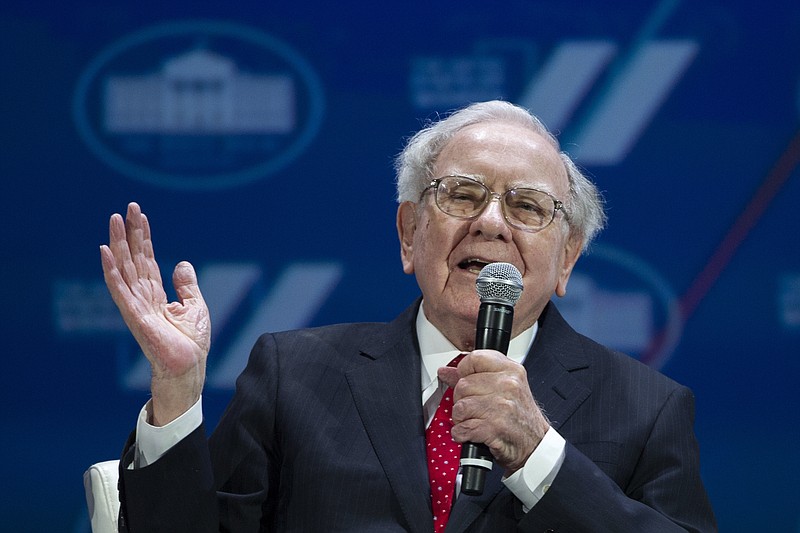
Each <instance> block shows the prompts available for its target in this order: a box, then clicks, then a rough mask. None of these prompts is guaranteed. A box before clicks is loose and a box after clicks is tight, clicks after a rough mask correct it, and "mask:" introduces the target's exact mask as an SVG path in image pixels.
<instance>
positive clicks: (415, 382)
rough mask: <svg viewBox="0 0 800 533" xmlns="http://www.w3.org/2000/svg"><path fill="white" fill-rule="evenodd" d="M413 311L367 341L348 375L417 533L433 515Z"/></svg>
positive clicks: (428, 525) (377, 449) (376, 447)
mask: <svg viewBox="0 0 800 533" xmlns="http://www.w3.org/2000/svg"><path fill="white" fill-rule="evenodd" d="M417 307H418V306H417V305H414V306H412V307H411V308H409V310H407V311H406V312H405V313H403V314H402V315H401V316H400V317H398V318H397V319H396V320H395V321H394V322H392V323H391V324H390V325H389V326H388V328H389V330H388V331H387V333H386V335H384V336H383V338H381V339H367V340H366V344H365V346H366V348H365V349H364V350H363V351H362V353H361V357H363V359H364V361H363V364H361V365H358V366H357V367H356V368H354V369H352V370H350V371H349V372H348V373H347V382H348V384H349V385H350V390H351V392H352V394H353V399H354V401H355V405H356V408H357V409H358V413H359V415H360V417H361V420H362V422H363V424H364V428H365V429H366V431H367V434H368V435H369V438H370V441H371V442H372V446H373V448H374V450H375V453H376V455H377V457H378V460H379V461H380V463H381V465H382V467H383V470H384V472H385V474H386V477H387V479H388V480H389V484H390V485H391V487H392V490H393V491H394V493H395V496H396V497H397V500H398V502H399V504H400V507H401V509H402V510H403V513H404V515H405V517H406V520H407V521H408V524H409V526H410V529H411V530H412V531H416V532H420V533H421V532H429V531H430V529H431V524H432V523H433V515H432V513H431V507H430V494H429V490H428V471H427V467H426V464H425V428H424V421H423V417H422V405H421V401H420V356H419V348H418V347H417V346H416V334H415V333H414V325H413V324H414V317H415V316H416V309H417ZM387 420H391V421H392V423H391V424H387Z"/></svg>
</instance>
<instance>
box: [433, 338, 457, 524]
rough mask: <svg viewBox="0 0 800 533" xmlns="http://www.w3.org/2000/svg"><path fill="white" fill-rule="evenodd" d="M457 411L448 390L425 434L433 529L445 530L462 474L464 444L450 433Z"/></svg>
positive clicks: (455, 361)
mask: <svg viewBox="0 0 800 533" xmlns="http://www.w3.org/2000/svg"><path fill="white" fill-rule="evenodd" d="M463 357H464V355H463V354H462V355H459V356H458V357H456V358H455V359H453V360H452V361H450V363H449V364H448V365H447V366H456V365H458V362H459V361H461V359H462V358H463ZM452 409H453V389H451V388H449V387H448V388H447V390H446V391H445V393H444V396H443V397H442V401H441V402H439V407H438V408H437V409H436V413H435V414H434V415H433V420H432V421H431V425H430V426H428V429H427V431H425V440H426V442H427V452H428V479H430V482H431V503H432V505H433V530H434V531H435V533H441V532H442V531H444V528H445V526H446V525H447V520H448V519H449V518H450V508H451V507H452V505H453V499H454V498H455V489H456V474H458V458H459V456H460V455H461V444H459V443H457V442H455V441H453V437H452V436H451V435H450V430H451V429H452V428H453V419H452V418H451V416H452V415H451V411H452Z"/></svg>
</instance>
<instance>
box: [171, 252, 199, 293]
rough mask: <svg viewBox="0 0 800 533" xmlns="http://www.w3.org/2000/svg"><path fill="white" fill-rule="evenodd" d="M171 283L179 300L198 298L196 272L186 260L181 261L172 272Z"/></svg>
mask: <svg viewBox="0 0 800 533" xmlns="http://www.w3.org/2000/svg"><path fill="white" fill-rule="evenodd" d="M172 285H173V287H175V293H176V294H177V295H178V298H179V299H180V301H181V302H183V301H184V300H189V299H192V298H196V299H200V298H202V295H201V294H200V287H198V286H197V274H196V273H195V271H194V267H193V266H192V264H191V263H189V262H188V261H181V262H180V263H178V264H177V265H176V266H175V271H174V272H173V273H172Z"/></svg>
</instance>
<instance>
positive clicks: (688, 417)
mask: <svg viewBox="0 0 800 533" xmlns="http://www.w3.org/2000/svg"><path fill="white" fill-rule="evenodd" d="M418 305H419V302H417V303H416V304H415V305H413V306H411V307H410V308H409V309H407V310H406V311H405V312H404V313H403V314H402V315H400V316H399V317H398V318H397V319H396V320H394V321H393V322H391V323H389V324H348V325H335V326H328V327H323V328H315V329H307V330H301V331H294V332H287V333H278V334H274V335H272V334H270V335H264V336H262V337H261V338H260V339H259V340H258V342H257V343H256V345H255V347H254V348H253V351H252V354H251V357H250V362H249V364H248V367H247V369H246V370H245V371H244V373H243V374H242V375H241V376H240V378H239V380H238V382H237V390H236V394H235V396H234V398H233V400H232V401H231V404H230V405H229V407H228V410H227V411H226V414H225V415H224V416H223V418H222V420H221V421H220V424H219V426H218V427H217V429H216V430H215V431H214V434H213V435H212V436H211V438H210V439H209V440H208V441H207V440H206V438H205V436H204V430H203V428H200V429H198V430H197V431H195V432H194V433H193V434H191V435H190V436H188V437H187V438H186V439H184V440H183V441H181V442H180V443H179V444H178V445H177V446H176V447H175V448H173V449H172V450H170V451H169V452H168V453H167V454H166V455H165V456H164V457H163V458H161V459H160V460H159V461H157V462H156V463H155V464H153V465H151V466H149V467H146V468H143V469H140V470H128V469H125V468H124V465H125V464H129V463H130V460H131V450H130V446H128V450H127V451H126V453H125V456H124V457H123V461H122V463H123V469H122V480H121V483H120V493H121V497H122V501H123V504H122V511H121V515H122V521H123V524H124V525H123V527H125V528H128V530H129V531H132V532H139V531H147V532H150V531H169V532H176V531H192V532H201V531H217V530H221V531H231V532H245V531H248V532H249V531H311V532H316V531H320V532H322V531H325V532H327V531H364V532H381V531H414V532H418V533H423V532H431V531H432V528H433V526H432V515H431V504H430V497H429V492H428V491H429V489H428V479H427V470H426V466H425V443H424V440H425V437H424V431H425V428H424V422H423V415H422V408H421V405H420V381H419V376H420V357H419V347H418V346H417V342H416V335H415V330H414V321H415V316H416V310H417V307H418ZM539 324H540V329H539V333H538V334H537V337H536V340H535V342H534V344H533V346H532V347H531V352H530V354H529V356H528V358H527V360H526V362H525V366H526V368H527V372H528V376H529V380H530V385H531V389H532V390H533V393H534V396H535V397H536V399H537V400H538V401H539V403H540V404H541V405H542V407H543V408H544V410H545V412H546V414H547V416H548V417H549V419H550V421H551V423H552V424H553V426H554V427H555V428H556V429H557V430H558V431H559V432H560V433H561V434H562V435H563V436H564V437H565V438H566V440H567V441H568V444H567V450H566V458H565V461H564V464H563V466H562V468H561V470H560V472H559V474H558V476H557V478H556V480H555V482H554V483H553V485H552V487H551V488H550V490H549V491H548V492H547V494H546V495H545V496H544V498H543V499H542V500H541V501H540V502H539V503H538V504H537V505H536V506H535V507H534V508H533V509H532V510H531V511H530V512H528V513H527V514H525V513H523V512H522V509H521V505H520V503H519V501H518V500H516V498H515V497H514V496H513V495H512V494H511V493H510V492H509V491H508V490H507V489H505V488H504V487H503V485H502V483H501V480H500V478H501V475H502V472H500V471H499V470H500V469H499V468H497V467H496V468H495V470H494V471H493V472H492V473H491V474H490V476H489V478H488V479H487V483H486V489H485V491H484V494H483V495H482V496H479V497H470V496H464V495H460V496H459V498H458V500H457V502H456V504H455V507H454V509H453V513H452V515H451V518H450V522H449V524H448V529H447V531H448V532H461V531H470V532H473V531H482V532H484V531H485V532H501V531H516V530H519V531H536V532H544V531H549V530H552V531H564V532H567V531H569V532H573V531H586V532H592V533H597V532H603V531H609V532H615V533H627V532H646V533H652V532H661V531H664V532H667V531H684V530H688V531H715V530H716V526H715V523H714V517H713V513H712V511H711V508H710V506H709V503H708V499H707V497H706V494H705V491H704V489H703V485H702V482H701V480H700V473H699V459H698V448H697V443H696V440H695V437H694V433H693V429H692V425H693V417H694V401H693V397H692V394H691V392H690V391H689V390H688V389H686V388H685V387H682V386H680V385H678V384H677V383H675V382H673V381H671V380H669V379H668V378H666V377H664V376H662V375H661V374H658V373H657V372H654V371H653V370H651V369H649V368H647V367H646V366H644V365H642V364H640V363H639V362H637V361H635V360H633V359H631V358H629V357H627V356H625V355H623V354H619V353H615V352H612V351H610V350H608V349H606V348H604V347H602V346H600V345H598V344H596V343H594V342H593V341H591V340H589V339H587V338H586V337H583V336H581V335H579V334H578V333H576V332H575V331H574V330H572V328H570V327H569V325H567V323H566V322H565V321H564V320H563V319H562V317H561V315H560V314H559V313H558V311H557V310H556V308H555V306H553V305H552V304H550V305H548V307H547V308H546V309H545V312H544V313H543V315H542V316H541V318H540V322H539Z"/></svg>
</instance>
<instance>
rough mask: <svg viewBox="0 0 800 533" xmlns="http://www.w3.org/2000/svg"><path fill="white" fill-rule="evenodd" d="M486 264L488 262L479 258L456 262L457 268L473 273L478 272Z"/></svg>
mask: <svg viewBox="0 0 800 533" xmlns="http://www.w3.org/2000/svg"><path fill="white" fill-rule="evenodd" d="M488 264H489V263H488V262H486V261H483V260H481V259H474V258H469V259H464V260H463V261H461V262H460V263H459V264H458V268H460V269H462V270H467V271H469V272H472V273H473V274H480V273H481V270H482V269H483V267H485V266H486V265H488Z"/></svg>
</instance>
